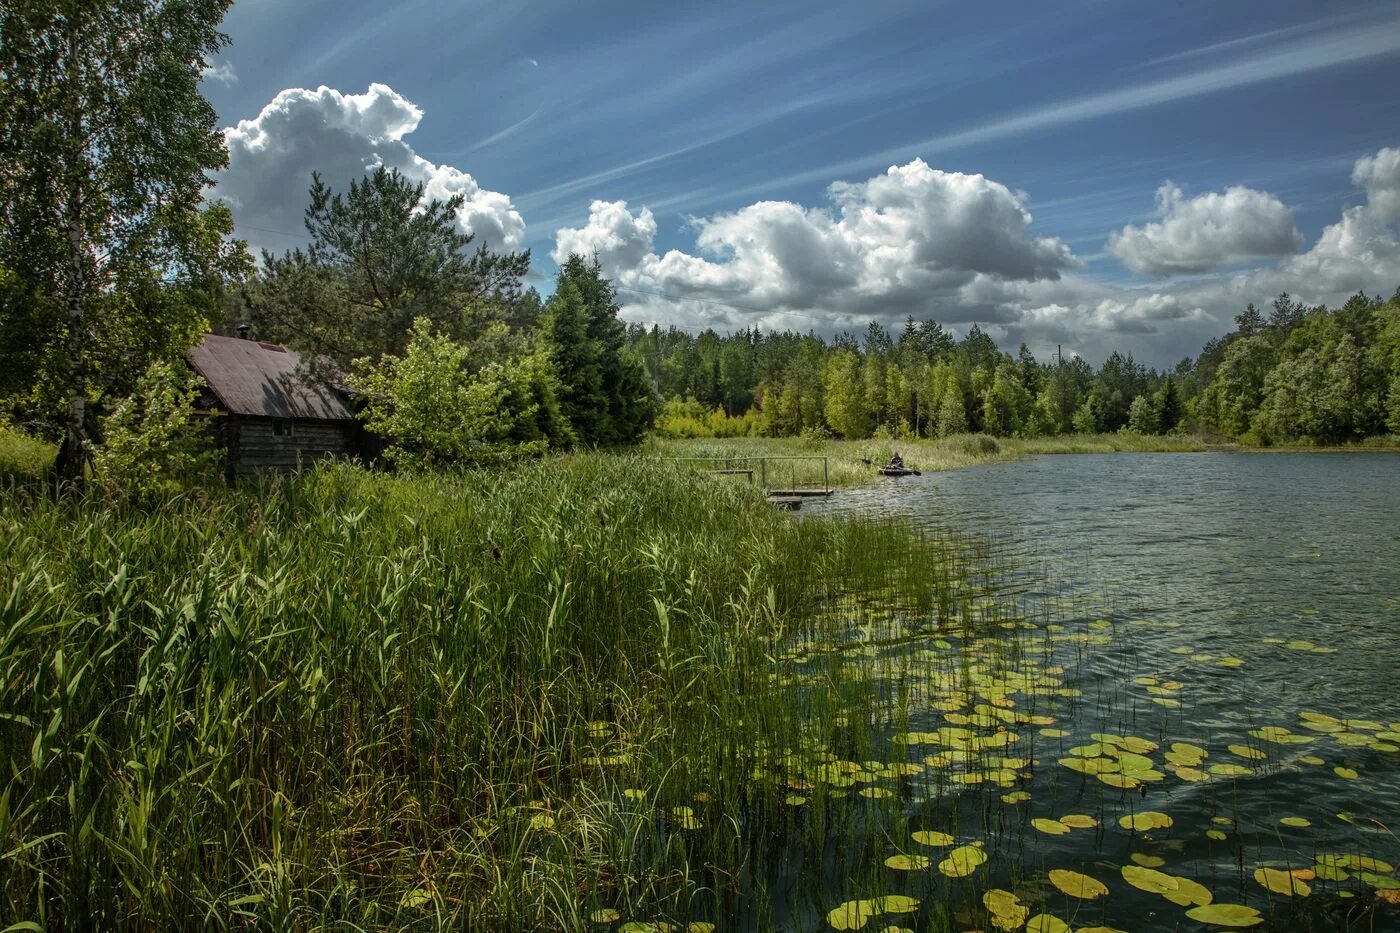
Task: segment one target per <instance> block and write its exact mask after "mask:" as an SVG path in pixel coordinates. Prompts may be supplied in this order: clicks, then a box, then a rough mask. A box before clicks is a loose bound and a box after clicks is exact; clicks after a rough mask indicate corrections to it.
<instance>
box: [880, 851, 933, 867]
mask: <svg viewBox="0 0 1400 933" xmlns="http://www.w3.org/2000/svg"><path fill="white" fill-rule="evenodd" d="M885 864H886V865H888V866H889V867H890V868H893V869H894V870H895V871H923V870H924V869H926V868H928V867H929V865H930V864H932V860H931V859H930V858H929V857H928V856H927V855H903V854H900V855H891V856H890V857H889V858H887V859H885Z"/></svg>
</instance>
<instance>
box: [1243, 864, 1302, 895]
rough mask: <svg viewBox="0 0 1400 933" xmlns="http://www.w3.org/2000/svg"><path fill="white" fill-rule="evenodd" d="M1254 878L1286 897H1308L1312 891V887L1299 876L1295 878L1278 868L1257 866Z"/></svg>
mask: <svg viewBox="0 0 1400 933" xmlns="http://www.w3.org/2000/svg"><path fill="white" fill-rule="evenodd" d="M1254 880H1255V881H1257V882H1258V883H1259V884H1261V885H1263V886H1264V887H1266V888H1268V889H1269V890H1270V891H1272V892H1273V893H1275V894H1282V895H1284V896H1285V897H1293V896H1295V895H1296V896H1298V897H1307V896H1308V895H1309V894H1311V893H1312V888H1310V887H1308V886H1307V884H1306V883H1305V882H1304V881H1302V880H1301V879H1299V878H1295V877H1294V876H1293V875H1292V874H1291V873H1289V872H1286V871H1280V870H1279V869H1277V868H1257V869H1255V870H1254Z"/></svg>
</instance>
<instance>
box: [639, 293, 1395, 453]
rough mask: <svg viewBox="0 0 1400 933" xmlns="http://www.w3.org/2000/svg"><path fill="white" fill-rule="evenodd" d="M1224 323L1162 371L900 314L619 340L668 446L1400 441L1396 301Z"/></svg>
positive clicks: (1116, 356)
mask: <svg viewBox="0 0 1400 933" xmlns="http://www.w3.org/2000/svg"><path fill="white" fill-rule="evenodd" d="M1235 325H1236V326H1235V329H1234V330H1233V331H1232V332H1230V333H1229V334H1226V335H1225V336H1223V337H1221V338H1219V339H1216V340H1212V341H1210V342H1209V343H1208V344H1206V346H1205V347H1204V349H1203V350H1202V351H1201V353H1200V355H1199V356H1198V357H1196V359H1194V360H1192V359H1189V358H1188V359H1184V360H1182V361H1181V362H1180V363H1178V364H1177V365H1176V366H1174V367H1172V368H1171V369H1169V370H1166V371H1161V372H1159V371H1157V370H1155V369H1151V368H1149V367H1147V366H1145V365H1143V364H1142V363H1140V362H1138V361H1137V360H1135V359H1134V358H1133V356H1132V354H1131V353H1129V354H1127V355H1124V354H1121V353H1113V354H1111V355H1110V356H1109V357H1108V359H1107V360H1105V361H1104V363H1103V365H1102V366H1100V367H1099V368H1098V369H1097V370H1096V369H1095V368H1094V367H1093V366H1092V365H1090V363H1089V362H1088V361H1086V360H1084V359H1083V358H1081V357H1079V356H1076V355H1072V354H1064V355H1057V358H1055V359H1052V360H1038V359H1036V357H1035V356H1034V354H1032V353H1031V352H1030V350H1029V349H1027V347H1026V346H1025V345H1024V344H1022V345H1021V347H1020V351H1019V352H1018V353H1017V354H1016V355H1015V356H1012V355H1011V354H1008V353H1004V352H1002V351H1001V350H1000V349H999V348H998V347H997V345H996V343H995V342H994V341H993V340H992V338H991V337H990V336H988V335H987V334H986V333H985V332H984V331H983V330H982V329H981V328H979V327H978V326H977V325H975V324H974V325H973V326H972V327H971V328H970V329H969V331H968V332H967V334H966V335H965V336H964V337H963V338H962V339H961V340H958V339H955V337H954V335H953V334H951V333H949V331H948V330H947V329H945V328H944V327H943V326H942V325H941V324H939V323H938V322H937V321H932V320H927V321H922V322H915V321H914V320H913V319H912V318H911V319H910V320H908V321H907V322H906V324H905V326H904V328H903V330H902V331H901V332H900V333H899V334H898V336H896V335H893V334H891V333H890V332H889V331H888V330H887V329H885V328H884V327H882V326H881V325H880V324H878V323H871V324H870V326H869V328H868V329H867V330H866V332H865V334H864V335H862V336H860V337H856V336H854V335H851V334H842V335H840V336H838V337H836V338H835V339H834V340H829V341H828V340H824V339H822V338H821V337H819V336H816V335H815V334H811V333H808V334H800V333H793V332H790V331H789V332H781V333H762V332H760V331H758V330H757V329H753V330H741V331H739V332H737V333H733V334H730V335H728V336H721V335H719V334H717V333H715V332H714V331H713V330H706V331H704V332H703V333H701V334H699V335H692V334H688V333H686V332H684V331H681V330H677V329H676V328H670V329H667V330H662V329H660V328H659V327H652V328H651V329H646V328H643V327H639V326H635V325H634V326H633V327H632V328H630V330H629V338H630V344H631V347H632V348H633V350H634V351H635V352H636V354H637V356H638V358H639V359H641V360H642V361H643V362H644V364H645V365H646V367H647V370H648V372H649V374H650V376H651V378H652V381H653V384H654V385H655V387H656V389H657V391H658V393H659V394H660V395H661V397H662V398H664V399H666V402H665V405H664V407H663V411H662V414H661V416H660V418H659V419H658V423H657V430H658V432H660V433H662V434H666V435H669V436H673V437H707V436H741V435H768V436H793V435H803V434H806V435H821V434H824V433H828V432H829V433H833V434H836V435H840V436H843V437H847V438H863V437H870V436H872V435H879V436H892V437H942V436H946V435H949V434H957V433H961V432H965V431H981V432H985V433H988V434H994V435H1000V436H1023V437H1035V436H1045V435H1056V434H1067V433H1097V432H1103V431H1119V430H1128V431H1136V432H1139V433H1143V434H1166V433H1171V432H1197V433H1202V434H1215V435H1223V436H1227V437H1235V438H1240V439H1242V440H1244V441H1246V442H1252V443H1262V444H1272V443H1283V442H1305V443H1340V442H1346V441H1354V440H1360V439H1363V438H1367V437H1373V436H1376V435H1383V434H1387V433H1390V434H1395V433H1400V289H1397V291H1396V294H1395V295H1394V296H1393V297H1391V298H1390V299H1389V300H1388V301H1386V300H1383V299H1381V298H1379V297H1374V298H1373V297H1368V296H1367V295H1365V294H1362V293H1358V294H1357V295H1355V296H1353V297H1352V298H1351V299H1350V300H1349V301H1347V303H1346V304H1345V305H1343V306H1342V307H1341V308H1337V309H1330V308H1327V307H1324V306H1315V307H1310V306H1308V305H1305V304H1302V303H1300V302H1297V301H1294V300H1293V299H1292V298H1290V297H1289V296H1288V295H1286V294H1284V295H1280V296H1278V298H1277V299H1275V300H1274V302H1273V307H1272V309H1271V310H1270V312H1269V314H1268V315H1267V316H1266V315H1265V314H1264V313H1262V312H1261V311H1260V310H1259V309H1257V308H1256V307H1255V306H1254V305H1252V304H1251V305H1249V306H1248V307H1247V308H1246V309H1245V310H1244V311H1243V312H1241V313H1240V314H1239V315H1238V316H1237V317H1236V318H1235Z"/></svg>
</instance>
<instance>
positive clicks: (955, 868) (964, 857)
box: [938, 846, 987, 878]
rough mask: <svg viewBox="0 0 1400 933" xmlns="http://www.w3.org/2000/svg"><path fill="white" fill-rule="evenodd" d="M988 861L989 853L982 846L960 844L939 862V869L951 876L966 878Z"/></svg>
mask: <svg viewBox="0 0 1400 933" xmlns="http://www.w3.org/2000/svg"><path fill="white" fill-rule="evenodd" d="M986 861H987V853H986V852H983V851H982V848H981V847H980V846H958V847H957V848H956V849H954V850H953V851H951V852H949V853H948V857H947V858H945V859H944V860H943V861H941V862H939V863H938V870H939V871H941V872H942V873H943V874H945V875H947V876H948V877H949V878H966V877H967V876H968V875H970V874H972V873H973V872H974V871H976V870H977V867H978V866H979V865H982V864H983V863H985V862H986Z"/></svg>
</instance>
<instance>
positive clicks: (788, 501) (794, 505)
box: [768, 495, 803, 512]
mask: <svg viewBox="0 0 1400 933" xmlns="http://www.w3.org/2000/svg"><path fill="white" fill-rule="evenodd" d="M802 501H803V499H802V497H801V496H779V495H770V496H769V497H768V504H769V505H776V506H777V507H778V508H780V509H786V510H788V511H789V512H796V511H797V510H798V509H800V508H802Z"/></svg>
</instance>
